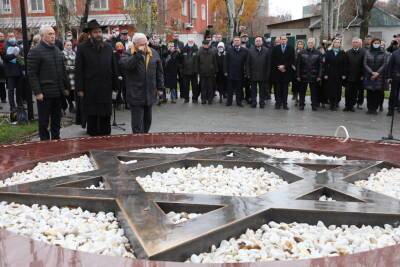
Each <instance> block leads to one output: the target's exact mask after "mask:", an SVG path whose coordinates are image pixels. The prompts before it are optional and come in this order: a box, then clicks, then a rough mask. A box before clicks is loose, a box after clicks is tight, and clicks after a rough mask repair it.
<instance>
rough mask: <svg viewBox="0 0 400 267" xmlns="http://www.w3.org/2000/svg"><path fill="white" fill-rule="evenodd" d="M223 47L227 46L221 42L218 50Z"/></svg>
mask: <svg viewBox="0 0 400 267" xmlns="http://www.w3.org/2000/svg"><path fill="white" fill-rule="evenodd" d="M220 47H223V48H225V44H224V43H223V42H219V43H218V46H217V48H220Z"/></svg>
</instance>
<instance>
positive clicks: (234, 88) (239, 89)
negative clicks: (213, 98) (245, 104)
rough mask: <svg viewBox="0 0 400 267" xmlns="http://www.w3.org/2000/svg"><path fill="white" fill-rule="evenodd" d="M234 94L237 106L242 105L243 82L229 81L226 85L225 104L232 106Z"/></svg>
mask: <svg viewBox="0 0 400 267" xmlns="http://www.w3.org/2000/svg"><path fill="white" fill-rule="evenodd" d="M234 93H235V95H236V103H237V104H242V100H243V81H235V80H229V84H228V92H227V94H228V102H227V104H230V105H232V101H233V94H234Z"/></svg>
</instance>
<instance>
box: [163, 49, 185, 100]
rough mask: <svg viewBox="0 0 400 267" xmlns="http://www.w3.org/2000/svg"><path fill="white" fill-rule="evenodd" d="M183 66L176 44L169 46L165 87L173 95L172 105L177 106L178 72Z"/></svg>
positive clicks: (165, 68)
mask: <svg viewBox="0 0 400 267" xmlns="http://www.w3.org/2000/svg"><path fill="white" fill-rule="evenodd" d="M181 64H182V60H181V54H180V52H179V51H178V50H177V49H176V48H175V44H174V43H172V42H171V43H169V44H168V54H167V56H166V58H165V60H164V86H165V88H168V89H169V91H170V95H171V103H173V104H175V103H176V99H177V98H178V95H177V88H178V72H179V68H180V66H181Z"/></svg>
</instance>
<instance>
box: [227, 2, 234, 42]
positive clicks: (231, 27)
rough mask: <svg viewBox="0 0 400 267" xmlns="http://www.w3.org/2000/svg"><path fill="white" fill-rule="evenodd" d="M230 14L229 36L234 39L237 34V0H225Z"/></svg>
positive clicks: (228, 14)
mask: <svg viewBox="0 0 400 267" xmlns="http://www.w3.org/2000/svg"><path fill="white" fill-rule="evenodd" d="M225 3H226V11H227V12H226V13H227V16H228V38H229V39H230V40H232V39H233V37H234V34H235V28H236V27H235V19H234V17H235V0H225Z"/></svg>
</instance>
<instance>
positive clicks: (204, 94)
mask: <svg viewBox="0 0 400 267" xmlns="http://www.w3.org/2000/svg"><path fill="white" fill-rule="evenodd" d="M200 79H201V101H202V102H207V101H208V102H209V103H210V102H212V101H213V99H214V94H215V91H214V90H215V79H214V77H204V76H202V77H200Z"/></svg>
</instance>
